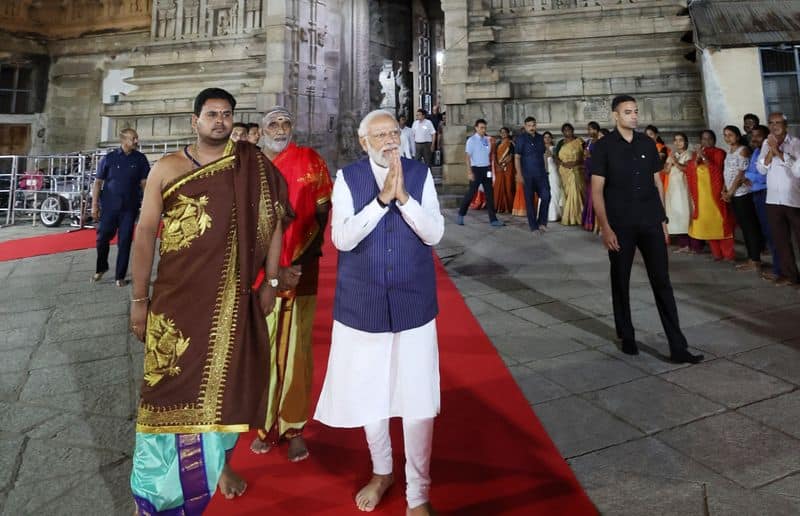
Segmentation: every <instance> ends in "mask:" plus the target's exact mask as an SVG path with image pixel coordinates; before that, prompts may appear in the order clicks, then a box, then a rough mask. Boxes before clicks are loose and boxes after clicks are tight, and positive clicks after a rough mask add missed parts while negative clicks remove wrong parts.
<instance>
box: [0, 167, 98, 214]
mask: <svg viewBox="0 0 800 516" xmlns="http://www.w3.org/2000/svg"><path fill="white" fill-rule="evenodd" d="M100 157H102V155H101V154H99V153H98V154H89V155H87V154H54V155H46V156H0V215H2V216H4V218H3V220H4V221H5V225H9V224H14V223H15V222H17V220H18V219H32V222H33V224H36V223H37V222H40V223H41V224H43V225H45V226H48V227H55V226H58V225H60V224H61V223H62V222H63V221H64V219H65V218H69V219H70V222H71V225H73V226H76V227H81V228H82V227H85V226H86V225H87V224H88V223H89V221H90V218H91V217H90V213H89V207H90V206H91V187H92V182H93V180H94V176H95V172H96V170H95V168H96V166H97V162H98V161H99V158H100Z"/></svg>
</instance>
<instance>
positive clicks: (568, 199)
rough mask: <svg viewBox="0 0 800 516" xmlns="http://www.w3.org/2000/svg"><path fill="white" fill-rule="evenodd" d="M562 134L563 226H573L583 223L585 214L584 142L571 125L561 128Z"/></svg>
mask: <svg viewBox="0 0 800 516" xmlns="http://www.w3.org/2000/svg"><path fill="white" fill-rule="evenodd" d="M561 134H562V135H564V139H563V140H562V143H561V144H560V147H559V149H558V152H557V154H556V157H557V159H558V172H559V175H560V176H561V188H562V191H563V193H564V205H563V210H562V213H561V224H563V225H565V226H571V225H577V224H580V223H581V215H582V212H583V189H584V181H583V140H581V139H580V138H577V137H576V136H575V128H574V127H573V126H572V124H570V123H565V124H564V125H562V126H561Z"/></svg>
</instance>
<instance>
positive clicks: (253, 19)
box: [244, 0, 261, 29]
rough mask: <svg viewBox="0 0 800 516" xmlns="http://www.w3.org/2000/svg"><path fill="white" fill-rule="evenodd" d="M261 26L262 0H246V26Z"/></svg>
mask: <svg viewBox="0 0 800 516" xmlns="http://www.w3.org/2000/svg"><path fill="white" fill-rule="evenodd" d="M260 27H261V0H246V2H245V4H244V28H245V29H258V28H260Z"/></svg>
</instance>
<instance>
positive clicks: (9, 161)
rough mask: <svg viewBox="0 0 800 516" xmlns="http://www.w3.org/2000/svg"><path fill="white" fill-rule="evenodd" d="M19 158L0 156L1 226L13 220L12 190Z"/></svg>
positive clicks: (14, 184)
mask: <svg viewBox="0 0 800 516" xmlns="http://www.w3.org/2000/svg"><path fill="white" fill-rule="evenodd" d="M18 165H19V156H0V216H2V219H0V220H2V221H3V225H6V226H7V225H9V224H12V223H13V220H14V190H15V186H16V183H17V182H16V177H17V167H18Z"/></svg>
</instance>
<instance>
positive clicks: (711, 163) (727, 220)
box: [686, 147, 734, 235]
mask: <svg viewBox="0 0 800 516" xmlns="http://www.w3.org/2000/svg"><path fill="white" fill-rule="evenodd" d="M705 155H706V165H707V166H708V173H709V177H710V182H711V197H713V199H714V202H715V203H716V204H717V208H719V213H720V215H722V220H723V223H722V224H723V227H724V228H725V234H726V235H727V234H731V233H733V227H734V219H733V217H732V216H731V214H730V212H729V209H728V203H726V202H725V201H723V200H722V189H723V187H724V185H725V176H724V174H723V170H724V167H725V151H724V150H722V149H720V148H718V147H710V148H708V149H706V150H705ZM686 182H687V184H688V186H689V195H690V196H691V197H692V203H693V206H692V219H697V217H698V215H699V213H698V210H699V208H698V206H699V203H698V188H697V153H696V152H695V153H694V154H692V159H690V160H689V162H688V163H686Z"/></svg>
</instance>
